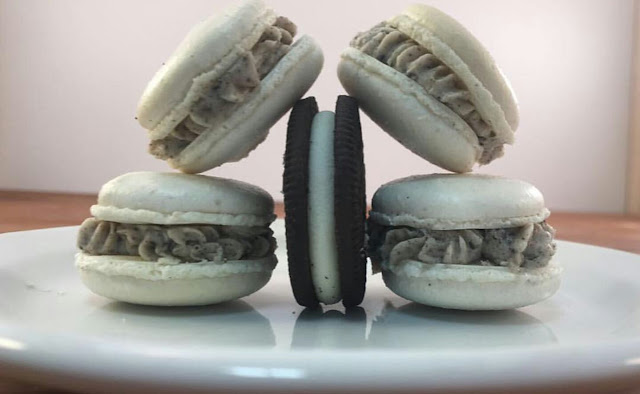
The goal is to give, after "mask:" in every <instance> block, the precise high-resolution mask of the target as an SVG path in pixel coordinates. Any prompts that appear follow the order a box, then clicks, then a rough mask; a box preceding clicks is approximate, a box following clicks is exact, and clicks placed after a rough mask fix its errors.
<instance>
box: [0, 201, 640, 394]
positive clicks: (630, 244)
mask: <svg viewBox="0 0 640 394" xmlns="http://www.w3.org/2000/svg"><path fill="white" fill-rule="evenodd" d="M95 201H96V196H95V195H71V194H54V193H33V192H14V191H0V233H3V232H9V231H22V230H31V229H38V228H47V227H57V226H73V225H78V224H80V223H81V222H82V220H84V219H85V218H86V217H88V216H89V207H90V206H91V205H92V204H94V203H95ZM276 213H277V214H278V216H279V217H282V216H283V208H282V205H281V204H278V205H277V206H276ZM549 222H550V223H551V225H552V226H553V227H555V228H556V230H557V238H558V239H564V240H569V241H575V242H582V243H589V244H593V245H599V246H606V247H610V248H615V249H621V250H626V251H629V252H634V253H640V217H629V216H624V215H613V214H594V213H588V214H587V213H568V212H554V213H553V215H552V216H551V218H550V219H549ZM5 393H7V394H8V393H22V394H35V393H39V394H54V393H58V394H62V392H59V391H52V390H48V389H38V388H36V387H32V386H24V385H22V384H19V383H11V382H0V394H5Z"/></svg>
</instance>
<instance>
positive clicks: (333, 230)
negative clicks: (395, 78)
mask: <svg viewBox="0 0 640 394" xmlns="http://www.w3.org/2000/svg"><path fill="white" fill-rule="evenodd" d="M284 165H285V168H284V176H283V193H284V204H285V215H286V216H285V226H286V239H287V255H288V261H289V277H290V280H291V287H292V289H293V294H294V297H295V299H296V301H297V302H298V303H299V304H300V305H302V306H306V307H315V306H317V305H318V304H319V303H322V304H326V305H330V304H335V303H337V302H340V301H341V300H342V303H343V304H344V305H345V306H347V307H351V306H356V305H358V304H360V303H361V302H362V299H363V297H364V291H365V281H366V256H365V254H364V239H365V233H364V222H365V216H366V203H365V179H364V175H365V174H364V159H363V152H362V132H361V129H360V116H359V113H358V104H357V102H356V100H355V99H353V98H352V97H348V96H340V97H338V101H337V103H336V111H335V113H333V112H328V111H326V112H318V105H317V103H316V101H315V99H314V98H313V97H309V98H306V99H304V100H301V101H299V102H298V103H297V104H296V105H295V106H294V107H293V110H292V111H291V116H290V118H289V125H288V129H287V144H286V150H285V158H284Z"/></svg>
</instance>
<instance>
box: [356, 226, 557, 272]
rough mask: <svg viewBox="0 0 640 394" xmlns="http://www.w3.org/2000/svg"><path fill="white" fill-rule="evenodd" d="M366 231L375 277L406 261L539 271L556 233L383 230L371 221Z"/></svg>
mask: <svg viewBox="0 0 640 394" xmlns="http://www.w3.org/2000/svg"><path fill="white" fill-rule="evenodd" d="M367 225H368V228H367V232H368V233H369V245H368V249H369V250H368V252H369V256H370V257H371V260H372V263H373V266H374V270H375V271H379V270H380V267H381V265H388V266H391V265H395V264H398V263H400V262H402V261H405V260H415V261H420V262H423V263H427V264H459V265H483V266H501V267H509V268H518V267H522V268H539V267H544V266H546V265H548V264H549V261H551V258H552V257H553V255H554V254H555V251H556V244H555V242H554V241H553V237H554V235H555V230H554V229H553V228H552V227H551V226H549V225H548V224H547V223H546V222H541V223H530V224H527V225H524V226H521V227H511V228H500V229H487V230H428V229H421V228H412V227H406V226H384V225H380V224H377V223H375V222H373V221H372V220H369V222H368V224H367Z"/></svg>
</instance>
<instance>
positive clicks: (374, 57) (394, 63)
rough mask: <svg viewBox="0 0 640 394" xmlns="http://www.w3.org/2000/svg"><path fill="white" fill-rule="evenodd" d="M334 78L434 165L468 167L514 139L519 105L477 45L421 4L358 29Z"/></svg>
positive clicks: (484, 160) (466, 33)
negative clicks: (375, 23) (362, 30)
mask: <svg viewBox="0 0 640 394" xmlns="http://www.w3.org/2000/svg"><path fill="white" fill-rule="evenodd" d="M338 77H339V78H340V81H341V82H342V85H343V86H344V88H345V89H346V91H347V92H348V93H349V94H350V95H351V96H354V97H356V98H357V99H358V101H359V103H360V106H361V108H362V109H363V110H364V111H365V113H367V115H369V117H371V119H373V120H374V121H375V122H376V123H377V124H378V125H379V126H380V127H382V129H384V130H385V131H386V132H387V133H389V134H390V135H391V136H392V137H393V138H395V139H396V140H398V141H399V142H400V143H402V144H403V145H404V146H405V147H407V148H408V149H410V150H411V151H413V152H414V153H416V154H417V155H419V156H421V157H423V158H425V159H427V160H428V161H430V162H432V163H433V164H435V165H438V166H440V167H442V168H444V169H446V170H450V171H454V172H468V171H471V169H472V168H473V166H474V165H475V164H476V163H480V164H487V163H489V162H491V161H492V160H494V159H496V158H498V157H500V156H502V154H503V145H504V144H510V143H513V133H514V131H515V130H516V128H517V127H518V120H519V115H518V107H517V103H516V98H515V95H514V93H513V91H512V90H511V87H510V85H509V83H508V81H507V80H506V78H505V77H504V76H503V75H502V73H501V71H500V69H499V68H498V66H497V65H496V64H495V62H494V60H493V58H492V57H491V55H490V54H489V53H488V52H487V50H486V49H485V48H484V47H483V46H482V44H481V43H480V42H479V41H478V40H477V39H476V38H475V37H474V36H473V35H472V34H471V33H470V32H469V31H468V30H467V29H465V28H464V26H462V25H461V24H460V23H458V22H457V21H456V20H454V19H453V18H451V17H450V16H448V15H446V14H445V13H443V12H441V11H439V10H437V9H435V8H433V7H430V6H427V5H412V6H410V7H409V8H407V9H406V10H405V11H404V12H403V13H402V14H400V15H398V16H396V17H394V18H392V19H390V20H388V21H386V22H383V23H380V24H378V25H376V26H374V27H373V28H372V29H370V30H368V31H366V32H363V33H360V34H358V35H357V36H356V37H355V38H354V39H353V41H352V42H351V46H350V47H349V48H348V49H347V50H345V51H344V53H343V54H342V60H341V62H340V64H339V66H338Z"/></svg>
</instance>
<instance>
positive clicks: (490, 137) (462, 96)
mask: <svg viewBox="0 0 640 394" xmlns="http://www.w3.org/2000/svg"><path fill="white" fill-rule="evenodd" d="M351 46H352V47H354V48H356V49H358V50H360V51H361V52H363V53H365V54H367V55H369V56H371V57H373V58H375V59H377V60H378V61H380V62H382V63H384V64H386V65H387V66H389V67H391V68H393V69H395V70H396V71H398V72H400V73H402V74H404V75H406V76H407V77H409V78H411V79H412V80H414V81H415V82H417V83H418V84H419V85H420V86H422V88H424V90H425V91H426V92H427V93H428V94H429V95H431V96H432V97H434V98H436V99H437V100H438V101H440V102H441V103H442V104H444V105H446V106H447V107H448V108H449V109H451V110H452V111H453V112H454V113H456V114H457V115H458V116H460V117H461V118H462V119H463V120H464V121H465V122H466V123H467V124H468V125H469V127H470V128H471V129H472V130H473V131H474V132H475V133H476V135H477V137H478V142H479V143H480V146H481V147H482V149H483V151H482V155H481V157H480V159H479V160H478V162H479V163H481V164H487V163H490V162H491V161H492V160H494V159H496V158H498V157H500V156H502V154H503V148H504V141H502V140H501V139H500V138H498V137H497V135H496V132H495V130H493V128H492V127H491V126H490V125H489V124H487V123H486V122H485V121H484V120H483V119H482V117H481V116H480V114H479V113H478V111H477V109H476V107H475V105H474V104H473V102H472V101H471V99H470V94H469V91H468V89H467V88H466V86H464V83H463V82H462V81H461V80H460V79H459V78H458V77H457V76H456V75H455V74H454V72H453V71H452V70H451V69H450V68H449V67H447V66H446V65H445V64H443V63H442V62H441V61H440V60H439V59H438V58H437V57H436V56H434V55H433V54H432V53H430V52H429V51H428V50H427V49H425V48H424V47H423V46H422V45H420V44H419V43H418V42H416V41H414V40H413V39H411V38H410V37H409V36H408V35H406V34H404V33H402V32H400V31H399V30H398V29H396V28H395V27H393V26H391V25H390V24H388V23H386V22H383V23H380V24H378V25H376V26H374V27H373V28H372V29H371V30H369V31H366V32H364V33H360V34H358V35H357V36H356V37H355V38H354V39H353V40H352V41H351Z"/></svg>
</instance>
